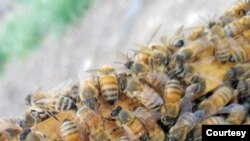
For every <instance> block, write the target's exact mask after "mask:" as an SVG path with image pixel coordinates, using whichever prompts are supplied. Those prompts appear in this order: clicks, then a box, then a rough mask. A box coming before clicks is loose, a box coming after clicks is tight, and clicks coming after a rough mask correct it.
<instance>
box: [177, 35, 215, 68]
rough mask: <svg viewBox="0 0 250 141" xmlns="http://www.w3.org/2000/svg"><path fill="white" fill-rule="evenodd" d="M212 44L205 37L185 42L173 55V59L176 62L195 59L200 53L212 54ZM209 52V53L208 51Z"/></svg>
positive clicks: (200, 55)
mask: <svg viewBox="0 0 250 141" xmlns="http://www.w3.org/2000/svg"><path fill="white" fill-rule="evenodd" d="M212 49H213V45H212V44H211V43H210V42H209V41H208V40H206V39H199V40H195V41H193V42H190V43H188V44H186V45H185V46H184V47H183V48H181V49H180V50H178V51H177V52H176V55H175V60H176V61H177V63H178V64H183V63H184V62H189V61H195V60H197V59H198V58H199V57H202V53H204V52H205V53H206V54H207V53H209V54H212ZM210 52H211V53H210Z"/></svg>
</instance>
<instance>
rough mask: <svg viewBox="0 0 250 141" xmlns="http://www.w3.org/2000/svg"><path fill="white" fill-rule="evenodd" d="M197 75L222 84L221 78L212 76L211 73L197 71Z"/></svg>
mask: <svg viewBox="0 0 250 141" xmlns="http://www.w3.org/2000/svg"><path fill="white" fill-rule="evenodd" d="M198 75H200V76H201V77H203V78H204V79H206V80H209V81H212V82H214V83H217V84H219V85H222V84H223V81H222V80H221V79H219V78H216V77H213V76H211V75H207V74H203V73H200V72H199V73H198Z"/></svg>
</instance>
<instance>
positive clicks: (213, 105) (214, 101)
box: [199, 86, 235, 116]
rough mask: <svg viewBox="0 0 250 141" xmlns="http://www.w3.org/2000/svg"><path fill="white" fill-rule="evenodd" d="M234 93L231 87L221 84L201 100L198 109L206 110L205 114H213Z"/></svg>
mask: <svg viewBox="0 0 250 141" xmlns="http://www.w3.org/2000/svg"><path fill="white" fill-rule="evenodd" d="M234 95H235V92H234V91H233V89H232V88H231V87H229V86H222V87H220V88H218V89H217V90H215V92H214V93H213V94H212V95H211V96H210V97H209V98H208V99H205V100H204V101H202V102H201V103H200V105H199V108H200V109H203V110H204V111H205V112H206V116H209V115H212V114H215V113H217V112H218V110H220V109H221V108H223V107H224V106H225V105H226V104H227V103H228V102H229V101H230V100H231V99H232V97H233V96H234Z"/></svg>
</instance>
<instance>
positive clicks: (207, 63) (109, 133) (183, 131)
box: [0, 0, 250, 141]
mask: <svg viewBox="0 0 250 141" xmlns="http://www.w3.org/2000/svg"><path fill="white" fill-rule="evenodd" d="M249 10H250V1H249V0H239V1H237V2H236V3H235V5H234V6H233V7H231V8H230V9H228V10H227V11H226V12H224V14H223V15H222V16H221V17H220V18H219V19H218V20H216V21H210V22H209V23H207V24H205V25H202V26H200V27H197V28H195V29H193V31H191V32H190V33H189V34H187V35H184V33H183V27H181V28H180V29H178V30H177V32H176V34H175V35H173V36H172V37H168V38H166V37H162V38H161V42H162V43H161V44H151V45H148V46H145V47H141V48H140V49H139V50H134V52H135V56H134V57H133V58H132V59H127V60H126V62H125V63H123V66H124V67H125V68H126V71H125V72H123V73H116V70H115V69H114V68H113V67H111V66H106V65H105V66H102V67H100V68H99V69H98V70H89V72H86V73H90V72H93V71H96V72H97V75H94V76H95V77H91V75H90V76H88V77H84V78H81V80H80V81H79V83H78V84H75V85H73V86H71V87H70V88H68V89H65V90H62V91H60V92H56V93H53V94H50V93H49V92H46V91H41V90H39V91H36V92H34V93H33V94H31V95H29V96H27V98H26V104H27V109H26V111H25V114H24V117H23V118H22V119H18V120H14V119H1V120H0V124H1V126H2V127H0V132H1V133H0V140H1V141H2V140H3V141H5V140H12V141H14V140H25V141H31V140H32V141H43V140H48V141H50V140H57V141H59V140H64V141H165V140H166V141H186V140H187V141H192V140H193V141H199V140H201V126H202V125H220V124H223V125H224V124H225V125H228V124H232V125H240V124H250V115H249V113H250V112H249V110H250V97H249V96H250V13H249V12H248V11H249ZM206 68H210V69H206Z"/></svg>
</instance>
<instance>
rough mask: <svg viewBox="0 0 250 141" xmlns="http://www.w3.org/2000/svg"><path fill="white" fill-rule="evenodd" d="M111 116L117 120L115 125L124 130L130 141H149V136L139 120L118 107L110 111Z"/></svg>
mask: <svg viewBox="0 0 250 141" xmlns="http://www.w3.org/2000/svg"><path fill="white" fill-rule="evenodd" d="M111 116H112V117H116V118H117V125H118V126H119V127H122V128H123V129H124V130H125V132H126V133H127V134H128V136H129V137H130V139H131V140H138V141H148V140H149V135H148V133H147V131H146V129H145V128H144V126H143V124H142V123H141V122H140V120H139V119H137V118H135V117H134V116H133V115H132V114H130V113H129V112H127V111H124V110H122V108H121V107H120V106H117V107H116V108H115V109H113V110H112V112H111Z"/></svg>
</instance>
